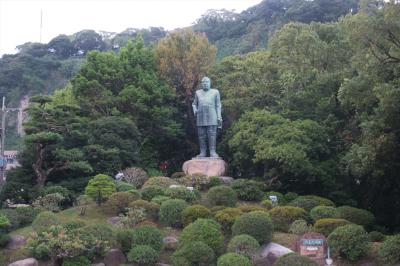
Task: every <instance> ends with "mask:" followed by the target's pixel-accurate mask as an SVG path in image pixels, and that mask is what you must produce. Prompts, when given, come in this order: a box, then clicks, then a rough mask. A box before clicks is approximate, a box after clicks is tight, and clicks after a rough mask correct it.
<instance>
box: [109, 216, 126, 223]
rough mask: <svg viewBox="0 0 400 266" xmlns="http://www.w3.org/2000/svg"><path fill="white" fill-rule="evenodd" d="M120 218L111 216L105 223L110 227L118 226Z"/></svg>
mask: <svg viewBox="0 0 400 266" xmlns="http://www.w3.org/2000/svg"><path fill="white" fill-rule="evenodd" d="M121 220H122V217H120V216H113V217H110V218H108V219H107V223H109V224H112V225H119V224H120V223H121Z"/></svg>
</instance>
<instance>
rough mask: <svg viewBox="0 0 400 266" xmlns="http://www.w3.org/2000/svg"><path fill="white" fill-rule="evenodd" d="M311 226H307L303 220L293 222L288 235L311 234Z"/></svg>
mask: <svg viewBox="0 0 400 266" xmlns="http://www.w3.org/2000/svg"><path fill="white" fill-rule="evenodd" d="M311 231H312V226H310V225H308V224H307V222H306V221H305V220H303V219H299V220H295V221H293V223H292V224H291V225H290V227H289V233H292V234H295V235H304V234H305V233H308V232H311Z"/></svg>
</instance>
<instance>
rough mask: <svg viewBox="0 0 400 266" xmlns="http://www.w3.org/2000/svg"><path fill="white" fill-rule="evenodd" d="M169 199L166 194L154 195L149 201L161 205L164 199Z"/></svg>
mask: <svg viewBox="0 0 400 266" xmlns="http://www.w3.org/2000/svg"><path fill="white" fill-rule="evenodd" d="M169 199H171V198H170V197H167V196H161V195H160V196H155V197H154V198H152V199H151V202H153V203H157V204H158V205H161V204H162V203H163V202H164V201H167V200H169Z"/></svg>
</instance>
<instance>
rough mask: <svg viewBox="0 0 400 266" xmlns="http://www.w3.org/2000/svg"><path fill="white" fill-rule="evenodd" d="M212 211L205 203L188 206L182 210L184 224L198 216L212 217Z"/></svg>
mask: <svg viewBox="0 0 400 266" xmlns="http://www.w3.org/2000/svg"><path fill="white" fill-rule="evenodd" d="M210 217H211V211H210V210H209V209H207V208H206V207H204V206H203V205H192V206H189V207H186V208H185V209H184V210H183V211H182V224H183V226H187V225H188V224H190V223H192V222H194V221H196V220H197V219H198V218H210Z"/></svg>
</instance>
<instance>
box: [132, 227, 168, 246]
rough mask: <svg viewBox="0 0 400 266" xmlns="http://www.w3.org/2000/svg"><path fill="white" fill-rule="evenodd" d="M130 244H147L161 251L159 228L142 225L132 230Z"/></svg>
mask: <svg viewBox="0 0 400 266" xmlns="http://www.w3.org/2000/svg"><path fill="white" fill-rule="evenodd" d="M132 245H133V246H135V245H147V246H150V247H152V248H153V249H154V250H157V251H161V249H162V246H163V236H162V233H161V231H160V229H158V228H156V227H154V226H149V225H144V226H141V227H139V228H138V229H136V230H135V231H134V232H133V235H132Z"/></svg>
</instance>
